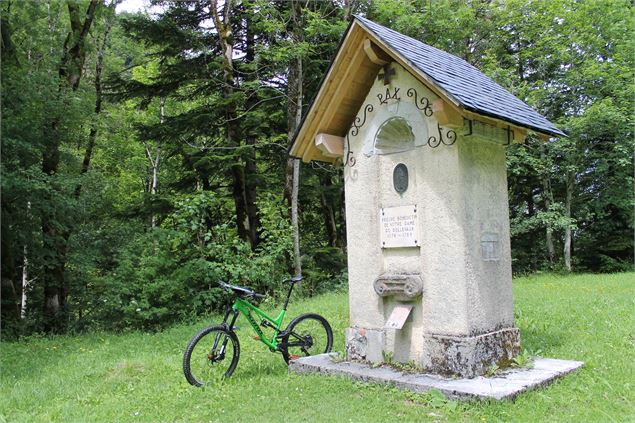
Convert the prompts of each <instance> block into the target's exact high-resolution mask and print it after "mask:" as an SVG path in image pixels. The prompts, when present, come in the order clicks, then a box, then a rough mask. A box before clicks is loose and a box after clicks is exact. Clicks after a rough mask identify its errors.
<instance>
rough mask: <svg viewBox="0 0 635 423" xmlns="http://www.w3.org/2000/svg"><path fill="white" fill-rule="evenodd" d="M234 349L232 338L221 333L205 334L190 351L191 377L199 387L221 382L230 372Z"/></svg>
mask: <svg viewBox="0 0 635 423" xmlns="http://www.w3.org/2000/svg"><path fill="white" fill-rule="evenodd" d="M223 346H224V347H223ZM235 348H236V346H235V345H234V342H233V340H232V338H231V337H230V336H229V335H228V334H227V333H225V332H223V331H212V332H210V333H208V334H206V335H205V336H203V337H202V338H201V339H200V340H199V341H198V342H197V343H196V345H195V346H194V348H193V349H192V353H191V355H190V373H191V375H192V376H193V377H194V379H196V381H197V382H198V383H200V384H201V385H207V384H212V383H217V382H220V381H222V380H223V379H224V378H225V377H226V376H227V373H228V372H230V369H231V366H232V362H233V359H234V354H235Z"/></svg>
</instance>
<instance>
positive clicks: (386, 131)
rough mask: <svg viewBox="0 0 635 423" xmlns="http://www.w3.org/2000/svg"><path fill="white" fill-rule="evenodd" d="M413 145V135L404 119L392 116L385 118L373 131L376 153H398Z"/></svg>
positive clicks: (411, 147) (409, 148)
mask: <svg viewBox="0 0 635 423" xmlns="http://www.w3.org/2000/svg"><path fill="white" fill-rule="evenodd" d="M414 147H415V136H414V133H413V132H412V127H411V126H410V124H409V123H408V121H407V120H406V119H404V118H403V117H401V116H394V117H391V118H388V119H386V120H385V121H384V122H383V123H382V124H381V125H379V128H377V132H376V133H375V141H374V150H375V153H376V154H391V153H400V152H402V151H408V150H412V149H413V148H414Z"/></svg>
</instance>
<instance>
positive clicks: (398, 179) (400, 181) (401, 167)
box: [392, 163, 408, 194]
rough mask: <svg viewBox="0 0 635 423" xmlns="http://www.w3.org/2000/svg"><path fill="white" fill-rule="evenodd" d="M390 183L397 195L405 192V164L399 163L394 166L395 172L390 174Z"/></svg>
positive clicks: (406, 170)
mask: <svg viewBox="0 0 635 423" xmlns="http://www.w3.org/2000/svg"><path fill="white" fill-rule="evenodd" d="M392 183H393V186H394V187H395V191H397V192H398V193H399V194H403V193H404V192H406V190H407V189H408V167H406V165H405V164H403V163H399V164H398V165H397V166H395V170H394V171H393V173H392Z"/></svg>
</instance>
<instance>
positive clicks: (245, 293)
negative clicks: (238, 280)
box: [218, 281, 266, 298]
mask: <svg viewBox="0 0 635 423" xmlns="http://www.w3.org/2000/svg"><path fill="white" fill-rule="evenodd" d="M218 284H219V285H220V286H221V287H222V288H225V289H226V290H228V291H233V292H234V293H235V294H238V295H240V296H241V297H249V298H265V297H266V295H263V294H258V293H257V292H255V291H253V290H251V289H249V288H245V287H244V286H238V285H231V284H228V283H225V282H222V281H220V282H218Z"/></svg>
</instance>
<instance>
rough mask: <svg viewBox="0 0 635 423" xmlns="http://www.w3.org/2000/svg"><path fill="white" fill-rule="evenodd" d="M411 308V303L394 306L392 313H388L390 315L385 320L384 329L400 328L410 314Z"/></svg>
mask: <svg viewBox="0 0 635 423" xmlns="http://www.w3.org/2000/svg"><path fill="white" fill-rule="evenodd" d="M411 310H412V306H411V305H407V304H400V305H398V306H395V308H393V309H392V313H390V317H389V318H388V320H386V325H385V326H384V329H397V330H399V329H401V328H403V325H404V324H405V323H406V320H407V319H408V316H410V311H411Z"/></svg>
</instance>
